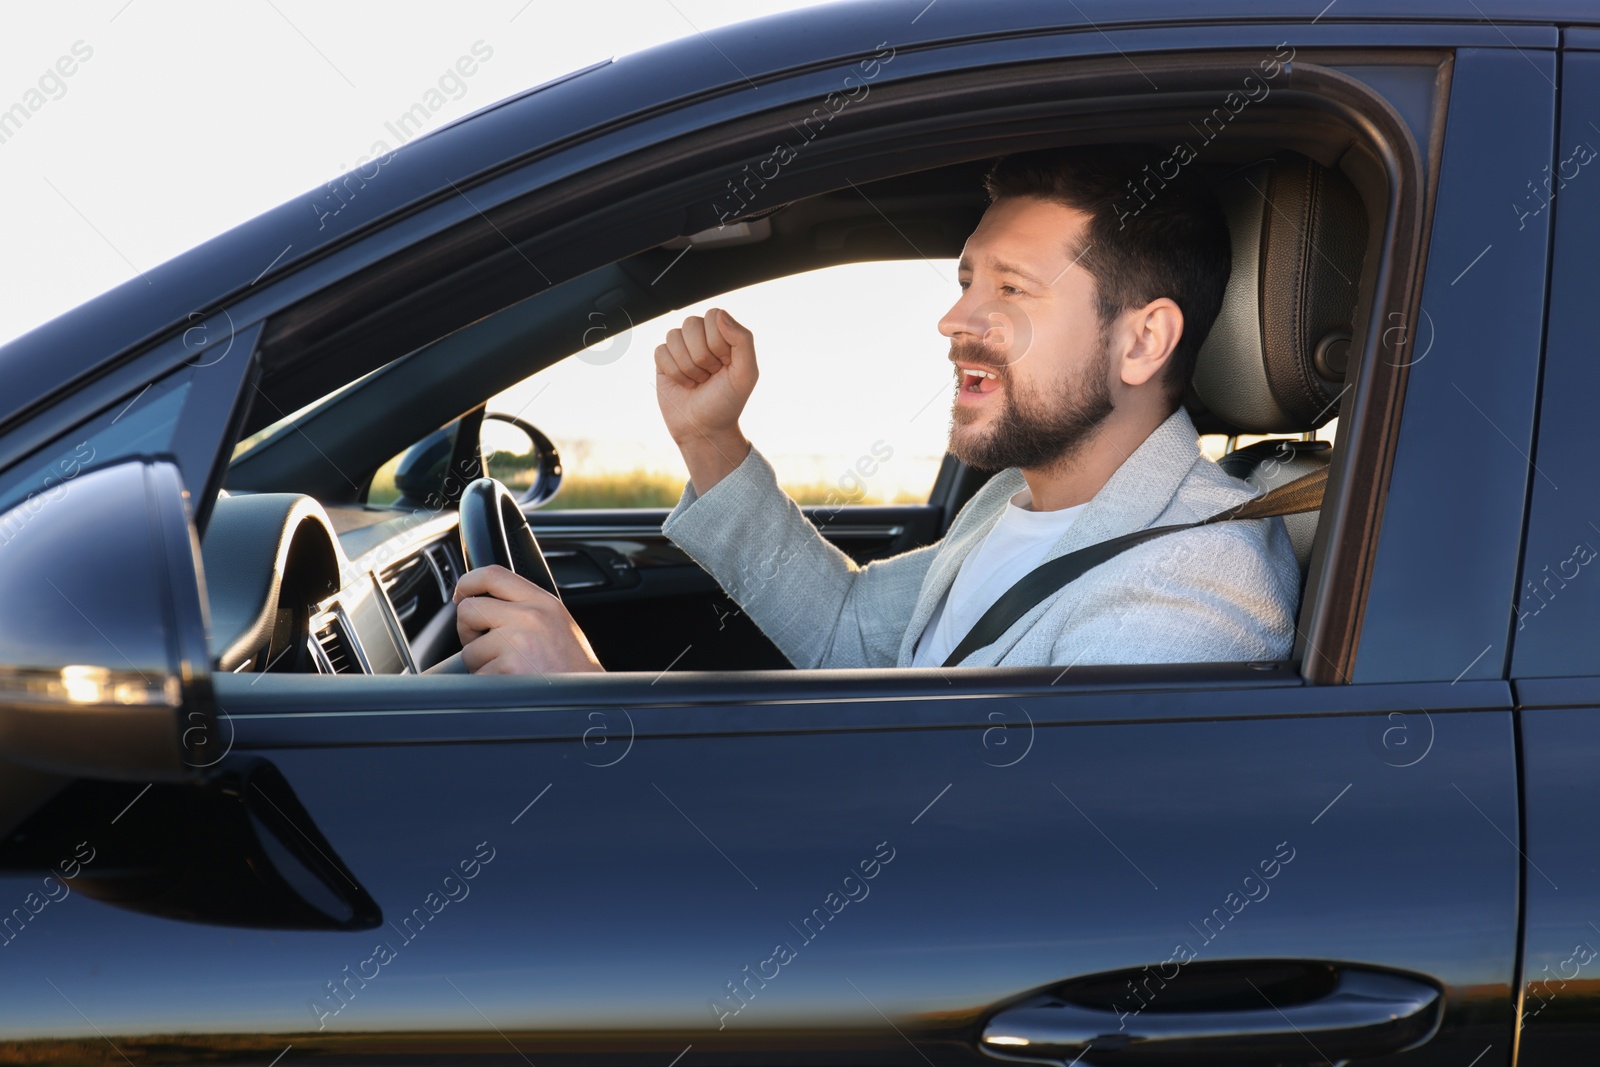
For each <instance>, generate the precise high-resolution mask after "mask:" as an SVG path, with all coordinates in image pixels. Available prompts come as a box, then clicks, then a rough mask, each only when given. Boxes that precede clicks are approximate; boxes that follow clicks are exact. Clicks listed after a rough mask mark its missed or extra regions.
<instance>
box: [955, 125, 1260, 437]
mask: <svg viewBox="0 0 1600 1067" xmlns="http://www.w3.org/2000/svg"><path fill="white" fill-rule="evenodd" d="M1192 158H1193V155H1192V154H1191V155H1190V156H1189V157H1188V159H1192ZM1183 162H1187V160H1184V161H1183ZM1183 162H1179V161H1178V158H1177V157H1176V156H1173V155H1163V154H1162V153H1159V152H1153V151H1149V150H1146V149H1141V148H1130V147H1122V146H1116V147H1099V148H1052V149H1045V150H1043V151H1038V152H1023V153H1018V154H1016V155H1010V156H1006V157H1004V158H1002V159H999V160H997V161H996V162H995V164H994V166H993V167H991V168H990V169H989V173H988V175H987V176H986V177H985V178H984V180H983V187H984V190H985V191H986V192H987V193H988V194H989V199H990V200H991V201H993V200H1000V199H1003V198H1009V197H1032V198H1035V199H1039V200H1048V201H1051V202H1052V203H1057V204H1063V205H1065V206H1067V207H1070V208H1072V209H1074V210H1076V211H1081V212H1084V213H1085V214H1087V215H1088V216H1089V224H1088V226H1087V227H1086V228H1085V229H1084V238H1083V239H1084V241H1086V242H1087V244H1086V245H1085V246H1082V247H1077V248H1070V249H1068V250H1067V254H1068V256H1069V258H1077V257H1078V255H1079V253H1080V252H1081V253H1082V258H1081V259H1078V263H1079V265H1080V266H1082V267H1083V268H1084V269H1085V270H1086V271H1088V272H1089V275H1090V277H1092V278H1093V279H1094V281H1095V297H1096V304H1097V310H1098V311H1099V314H1100V327H1101V330H1102V333H1103V332H1104V331H1105V330H1106V329H1107V328H1108V327H1109V326H1110V324H1111V321H1112V320H1113V319H1114V318H1116V316H1117V315H1118V313H1120V312H1121V311H1123V310H1125V309H1127V308H1130V307H1143V306H1144V305H1145V304H1148V303H1149V302H1150V301H1152V300H1155V299H1158V298H1160V297H1163V296H1164V297H1169V298H1170V299H1171V300H1172V301H1173V302H1174V303H1176V304H1177V305H1178V308H1179V310H1181V311H1182V312H1183V336H1182V337H1180V338H1179V339H1178V344H1177V347H1176V348H1174V349H1173V352H1172V356H1171V357H1170V359H1169V360H1168V365H1167V368H1166V371H1165V373H1164V375H1163V383H1164V384H1165V385H1166V392H1167V400H1168V402H1169V403H1170V404H1171V405H1172V408H1173V410H1176V409H1177V408H1178V406H1179V405H1180V404H1182V403H1183V394H1184V390H1185V389H1186V388H1187V386H1188V384H1189V379H1190V378H1191V377H1192V376H1193V374H1194V365H1195V358H1196V356H1198V355H1199V353H1200V346H1201V345H1202V344H1203V343H1204V342H1205V339H1206V334H1207V333H1209V332H1210V331H1211V324H1212V323H1213V322H1215V321H1216V318H1217V312H1218V311H1220V310H1221V308H1222V293H1223V290H1224V289H1226V288H1227V285H1228V275H1229V273H1230V271H1231V270H1232V268H1233V248H1232V244H1231V242H1230V239H1229V236H1228V221H1227V218H1226V217H1225V216H1224V215H1223V213H1222V208H1221V207H1220V206H1219V205H1218V203H1217V200H1216V197H1215V196H1213V195H1212V193H1211V191H1210V190H1209V189H1208V188H1206V187H1205V186H1204V185H1203V184H1202V182H1201V181H1200V179H1199V178H1197V177H1196V176H1195V175H1194V174H1192V173H1190V172H1188V171H1186V170H1185V169H1184V166H1183ZM1085 248H1086V249H1087V250H1086V251H1085Z"/></svg>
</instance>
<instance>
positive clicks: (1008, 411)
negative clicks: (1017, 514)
mask: <svg viewBox="0 0 1600 1067" xmlns="http://www.w3.org/2000/svg"><path fill="white" fill-rule="evenodd" d="M1110 341H1111V339H1110V338H1109V337H1107V336H1105V335H1103V334H1102V336H1101V338H1100V346H1099V352H1098V353H1097V354H1096V355H1095V357H1094V358H1092V359H1090V360H1089V365H1088V366H1087V367H1086V368H1085V369H1084V373H1083V374H1082V375H1080V376H1078V377H1076V378H1074V376H1073V375H1072V373H1071V372H1070V371H1068V372H1066V373H1064V374H1063V375H1062V376H1061V378H1060V379H1058V380H1057V382H1056V383H1055V385H1054V386H1046V387H1045V388H1044V389H1041V390H1037V391H1032V392H1027V393H1024V392H1023V391H1022V389H1021V388H1020V387H1019V386H1018V385H1017V382H1016V379H1014V378H1013V377H1012V376H1011V373H1010V369H1009V368H1008V367H1007V365H1006V364H1005V363H1004V361H1002V360H1000V359H998V358H996V357H995V355H994V354H993V353H991V352H990V351H989V350H988V349H987V348H985V347H984V346H983V345H981V344H978V343H976V342H965V343H963V342H959V341H958V342H955V343H953V344H951V346H950V359H951V361H952V362H955V361H960V362H962V363H972V364H978V365H981V366H983V367H985V368H987V369H989V370H992V371H995V372H996V373H998V374H999V375H1000V389H1001V390H1002V391H1003V392H1004V393H1005V395H1004V396H1003V397H1002V398H1001V403H1002V405H1003V406H1002V407H1001V409H1000V413H999V414H998V415H997V416H995V417H994V418H992V419H991V420H990V422H991V424H992V425H991V426H990V427H989V431H988V433H987V434H985V435H983V436H981V437H980V436H975V435H972V434H968V435H965V436H964V437H963V435H962V434H961V433H960V432H959V431H960V430H961V428H962V427H963V426H964V425H966V424H968V423H970V421H971V420H972V419H974V418H976V413H974V412H971V411H970V409H968V408H966V407H964V406H963V405H962V404H961V403H960V400H959V398H958V399H957V402H956V403H955V404H954V405H952V407H951V411H950V452H951V453H952V454H953V455H954V456H955V457H956V458H957V459H959V460H961V462H963V463H965V464H967V466H969V467H976V468H978V469H979V470H985V471H999V470H1005V469H1006V468H1007V467H1021V468H1022V469H1024V470H1041V469H1047V468H1050V467H1053V466H1057V465H1063V464H1067V463H1070V462H1071V460H1072V457H1073V456H1074V455H1076V454H1077V452H1078V451H1079V450H1080V449H1081V448H1082V447H1083V446H1084V445H1085V444H1086V443H1087V442H1088V441H1089V439H1090V438H1091V437H1093V436H1094V433H1095V431H1096V430H1097V429H1098V428H1099V426H1100V424H1101V423H1102V422H1104V421H1105V419H1106V417H1107V416H1108V415H1110V414H1111V412H1112V411H1113V410H1114V407H1115V405H1113V404H1112V402H1111V387H1110V385H1109V384H1108V383H1107V376H1108V375H1109V374H1110V372H1111V368H1110V355H1111V344H1110ZM957 375H958V379H959V380H960V382H961V384H960V385H959V386H958V388H964V387H965V378H964V376H961V374H960V370H959V368H958V369H957Z"/></svg>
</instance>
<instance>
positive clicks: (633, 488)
mask: <svg viewBox="0 0 1600 1067" xmlns="http://www.w3.org/2000/svg"><path fill="white" fill-rule="evenodd" d="M394 466H395V465H394V463H392V462H391V463H386V464H384V465H383V467H381V468H380V469H379V470H378V473H377V474H376V475H374V476H373V479H372V492H371V494H369V496H368V497H367V502H368V503H370V504H392V503H394V501H395V500H396V499H398V498H399V496H400V493H399V490H397V489H396V488H395V486H394ZM532 467H533V457H532V456H508V455H506V454H505V453H504V452H496V453H494V454H493V455H491V456H490V457H489V473H490V474H491V475H492V476H493V477H495V478H498V479H500V481H502V482H504V483H505V484H506V486H507V487H508V488H510V489H511V490H512V492H520V491H521V490H523V489H526V488H527V487H528V486H529V485H530V484H532V482H533V470H532ZM683 483H684V478H683V477H682V476H679V475H672V474H661V473H658V472H655V471H646V470H635V471H607V472H599V473H595V474H589V475H583V474H575V473H573V472H571V471H570V470H569V471H568V473H567V474H566V476H565V477H563V478H562V480H561V491H560V492H558V493H557V494H556V496H555V499H554V500H552V501H550V502H549V503H548V504H546V505H544V509H543V510H551V511H555V510H561V509H581V508H670V507H674V506H676V504H677V503H678V498H679V497H681V496H682V495H683ZM779 484H780V485H781V486H782V488H783V491H784V492H785V493H788V494H789V496H790V498H791V499H793V500H794V502H795V503H797V504H829V505H833V504H924V503H927V500H928V495H927V494H926V493H922V494H917V493H911V492H905V491H901V492H898V493H896V494H894V495H893V496H890V497H885V496H883V495H881V494H873V493H869V492H866V491H864V490H860V489H857V490H855V491H854V492H850V491H848V490H847V489H846V488H845V487H841V486H840V485H839V484H837V483H834V482H825V481H817V482H780V483H779Z"/></svg>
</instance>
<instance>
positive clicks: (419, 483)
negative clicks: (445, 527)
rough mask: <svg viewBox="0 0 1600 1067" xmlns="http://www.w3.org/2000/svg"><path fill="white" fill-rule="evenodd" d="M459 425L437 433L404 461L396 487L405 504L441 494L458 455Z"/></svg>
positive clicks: (396, 476) (398, 469)
mask: <svg viewBox="0 0 1600 1067" xmlns="http://www.w3.org/2000/svg"><path fill="white" fill-rule="evenodd" d="M456 430H457V424H456V423H451V424H450V425H449V426H445V427H443V428H441V429H438V430H435V431H433V433H430V434H429V435H428V436H426V437H424V438H423V439H422V440H420V441H418V442H417V443H416V444H414V445H412V446H411V447H410V448H408V449H406V452H405V455H403V456H401V457H400V463H399V465H398V466H397V467H396V468H395V471H394V487H395V488H396V489H398V490H400V498H401V499H402V500H406V499H410V500H426V499H428V498H429V497H431V496H433V495H434V494H435V493H437V492H438V490H439V487H440V486H441V485H442V484H443V483H444V478H445V474H446V472H447V471H448V470H449V468H450V457H451V456H453V455H455V449H456Z"/></svg>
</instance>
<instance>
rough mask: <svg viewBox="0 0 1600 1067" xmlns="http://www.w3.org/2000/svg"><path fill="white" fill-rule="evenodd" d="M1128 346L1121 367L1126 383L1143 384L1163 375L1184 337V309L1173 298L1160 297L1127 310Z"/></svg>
mask: <svg viewBox="0 0 1600 1067" xmlns="http://www.w3.org/2000/svg"><path fill="white" fill-rule="evenodd" d="M1124 329H1126V330H1127V334H1126V335H1125V336H1127V338H1128V346H1127V348H1126V350H1125V352H1124V354H1123V357H1122V364H1121V367H1120V368H1119V369H1120V372H1121V376H1122V381H1123V384H1125V385H1143V384H1144V383H1145V382H1147V381H1149V380H1150V379H1152V378H1154V377H1156V376H1157V375H1159V374H1160V373H1161V371H1162V368H1164V367H1165V366H1166V365H1167V360H1168V359H1170V358H1171V357H1172V350H1173V349H1174V348H1176V347H1178V338H1180V337H1182V336H1183V312H1182V311H1181V310H1180V309H1179V308H1178V305H1177V303H1176V302H1174V301H1173V300H1171V299H1169V298H1167V297H1164V296H1163V297H1159V298H1157V299H1155V300H1152V301H1150V303H1148V304H1146V305H1145V306H1144V307H1142V308H1136V309H1134V310H1131V311H1128V312H1125V313H1124Z"/></svg>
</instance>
